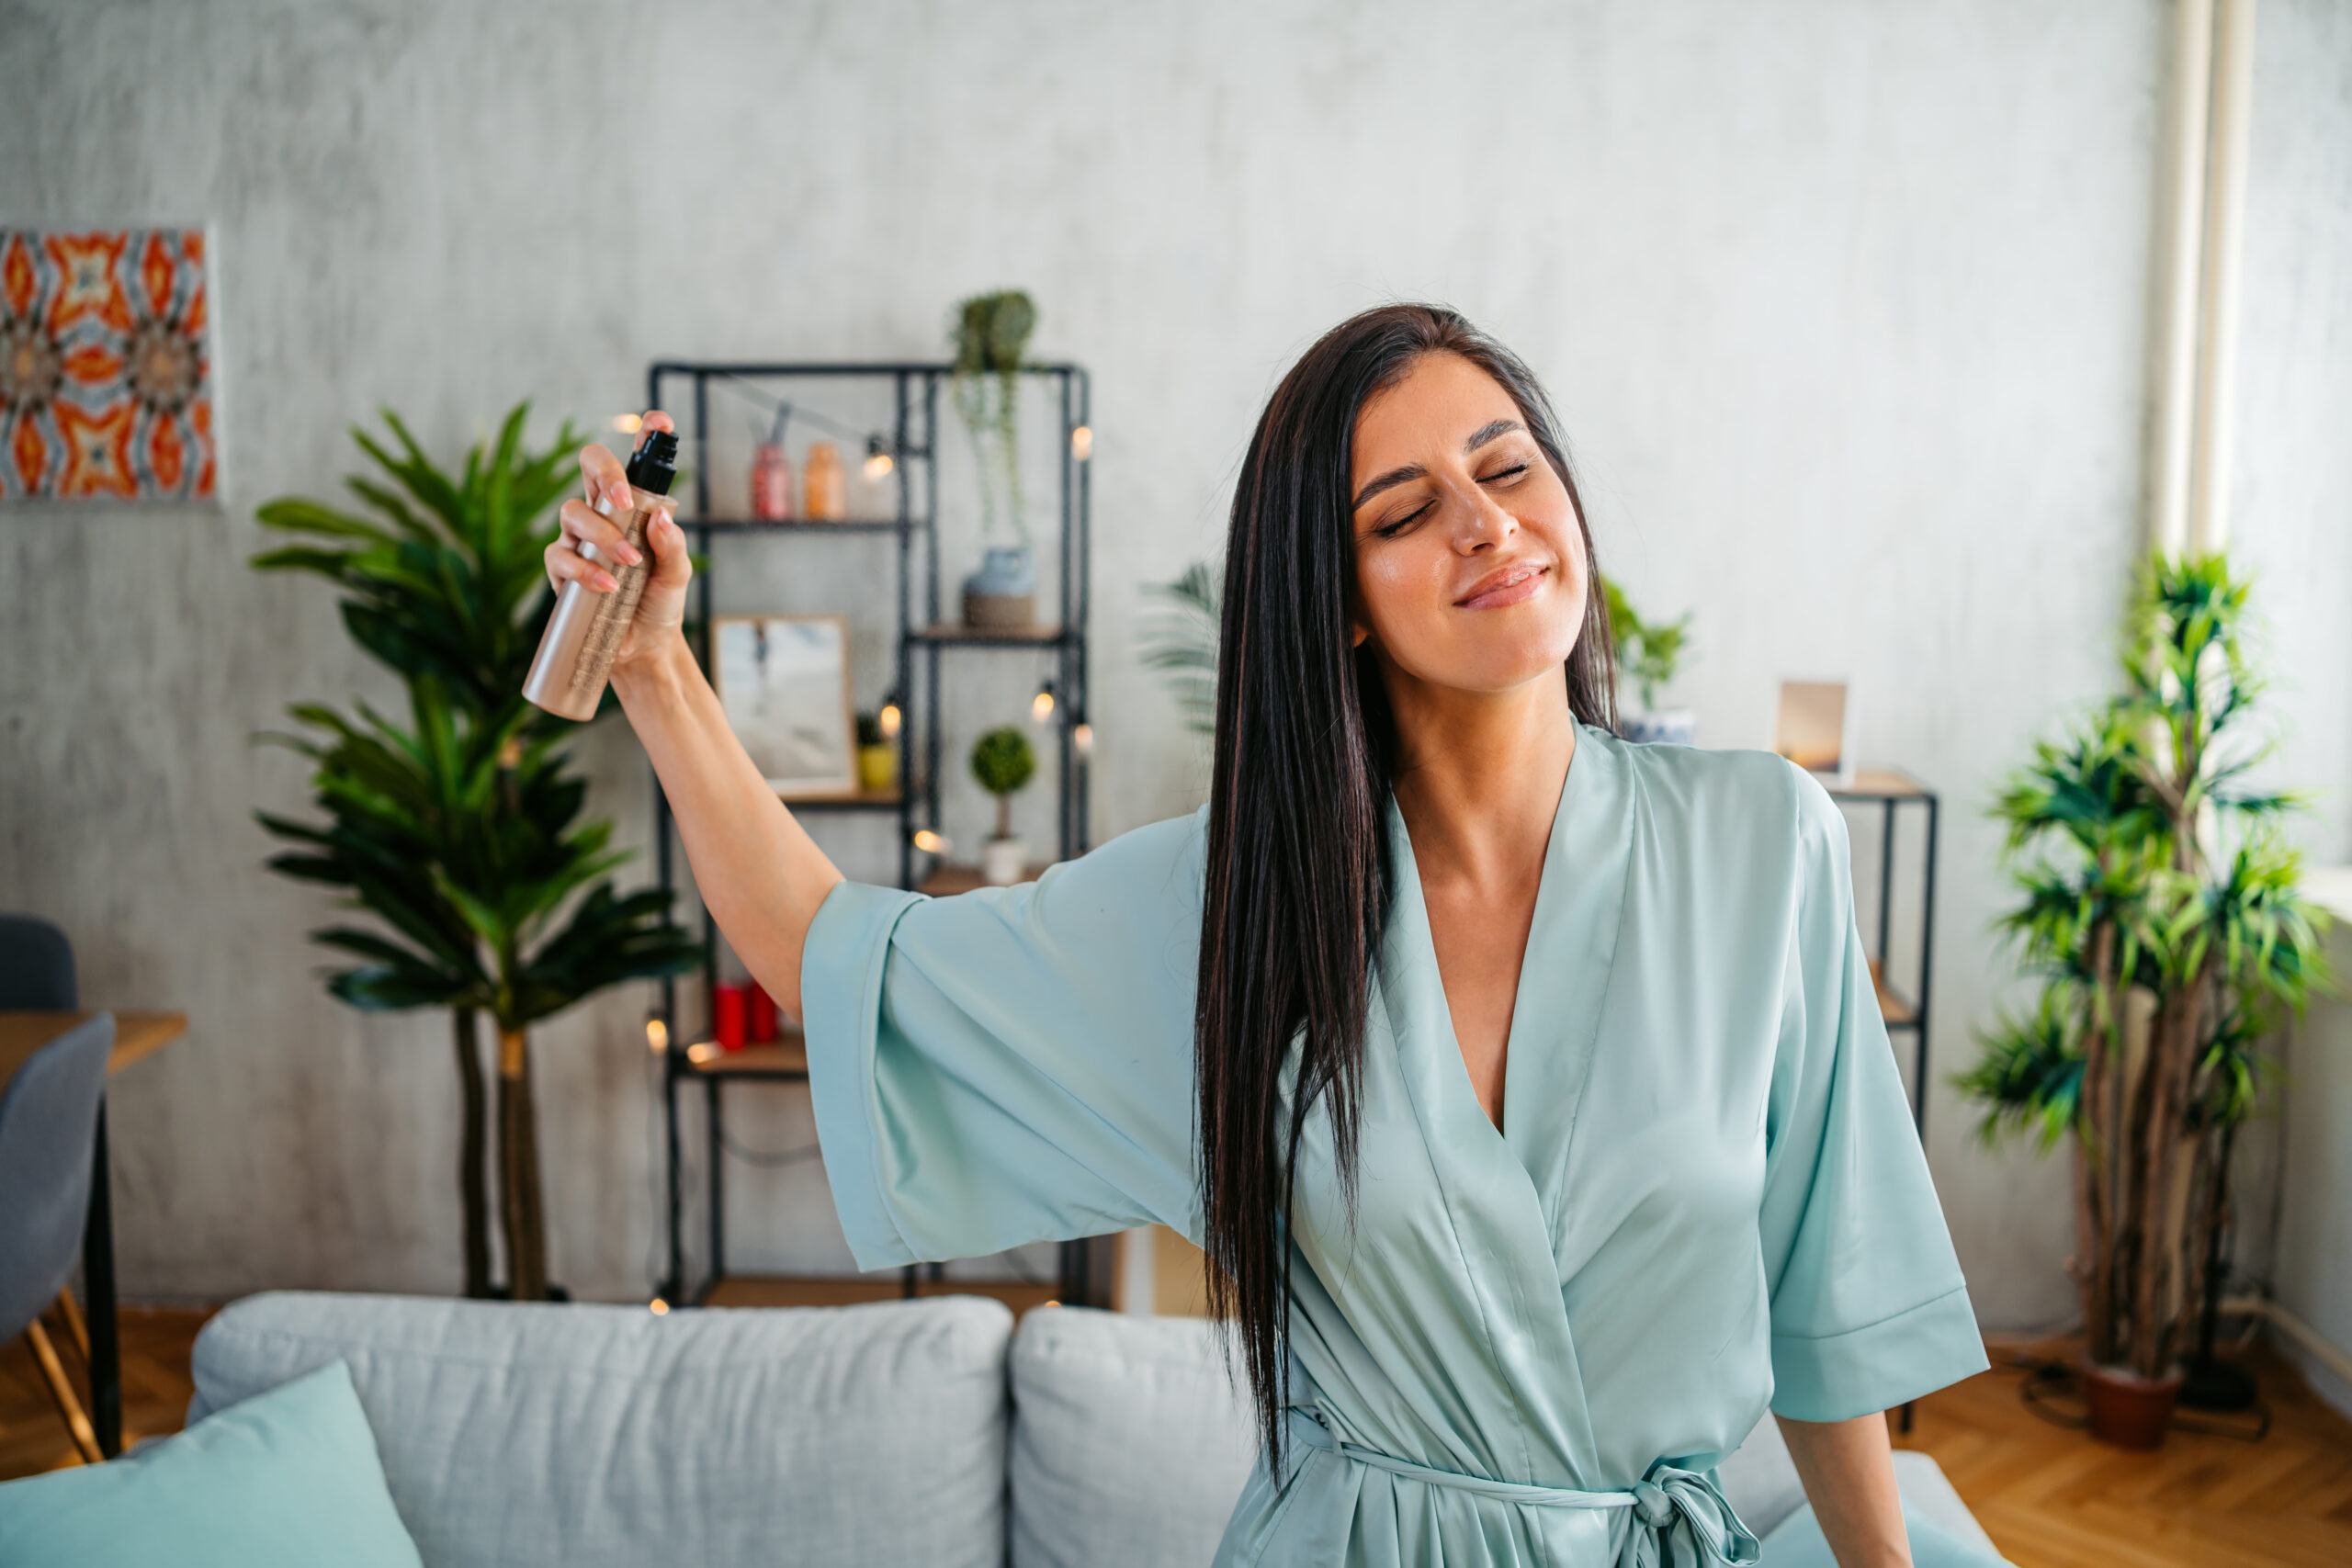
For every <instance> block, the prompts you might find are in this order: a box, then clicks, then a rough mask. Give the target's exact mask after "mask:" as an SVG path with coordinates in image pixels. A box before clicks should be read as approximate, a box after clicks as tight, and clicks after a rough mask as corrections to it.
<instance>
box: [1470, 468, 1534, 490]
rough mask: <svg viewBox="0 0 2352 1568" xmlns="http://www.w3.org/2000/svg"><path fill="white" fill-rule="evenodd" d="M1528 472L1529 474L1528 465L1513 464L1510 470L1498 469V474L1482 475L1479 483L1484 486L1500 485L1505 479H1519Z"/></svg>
mask: <svg viewBox="0 0 2352 1568" xmlns="http://www.w3.org/2000/svg"><path fill="white" fill-rule="evenodd" d="M1526 472H1527V465H1526V464H1524V463H1513V464H1512V465H1511V466H1510V468H1502V469H1498V470H1497V471H1496V472H1494V473H1491V474H1481V475H1480V476H1479V477H1478V482H1479V483H1480V484H1482V485H1491V484H1500V483H1502V482H1503V481H1504V480H1505V479H1518V478H1519V477H1520V476H1521V475H1522V474H1524V473H1526Z"/></svg>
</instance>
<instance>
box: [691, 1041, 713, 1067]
mask: <svg viewBox="0 0 2352 1568" xmlns="http://www.w3.org/2000/svg"><path fill="white" fill-rule="evenodd" d="M686 1060H687V1061H689V1062H692V1063H693V1064H694V1065H695V1066H697V1067H700V1066H707V1065H708V1064H709V1063H712V1062H716V1061H717V1060H718V1046H717V1045H714V1044H713V1043H710V1042H709V1041H707V1040H705V1041H701V1042H699V1043H695V1044H693V1045H689V1046H687V1047H686Z"/></svg>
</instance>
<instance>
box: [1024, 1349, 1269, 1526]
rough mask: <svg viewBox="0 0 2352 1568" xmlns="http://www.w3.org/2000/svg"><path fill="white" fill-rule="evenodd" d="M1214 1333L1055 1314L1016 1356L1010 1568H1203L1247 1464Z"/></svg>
mask: <svg viewBox="0 0 2352 1568" xmlns="http://www.w3.org/2000/svg"><path fill="white" fill-rule="evenodd" d="M1212 1333H1213V1330H1212V1329H1211V1327H1210V1325H1208V1324H1207V1323H1206V1322H1204V1321H1203V1320H1202V1319H1199V1318H1191V1317H1125V1316H1120V1315H1118V1314H1113V1313H1106V1312H1091V1311H1088V1310H1086V1309H1084V1308H1080V1307H1064V1308H1061V1309H1059V1310H1057V1311H1054V1312H1033V1313H1031V1314H1029V1315H1028V1316H1027V1317H1026V1318H1024V1319H1023V1320H1022V1324H1021V1333H1020V1334H1019V1336H1018V1337H1015V1338H1014V1340H1013V1342H1012V1411H1013V1415H1012V1461H1011V1472H1010V1475H1011V1481H1012V1565H1013V1568H1098V1565H1099V1564H1103V1563H1108V1562H1116V1563H1120V1564H1122V1565H1123V1568H1204V1565H1205V1564H1206V1563H1207V1562H1209V1560H1210V1559H1211V1558H1212V1557H1213V1556H1215V1555H1216V1544H1217V1539H1218V1537H1220V1536H1221V1535H1222V1534H1223V1533H1224V1531H1225V1521H1226V1518H1227V1516H1228V1515H1230V1514H1231V1513H1232V1512H1233V1504H1234V1499H1236V1498H1237V1497H1238V1496H1240V1495H1241V1484H1242V1482H1243V1481H1244V1480H1245V1479H1247V1477H1248V1475H1249V1472H1250V1465H1251V1464H1252V1463H1254V1462H1255V1461H1256V1460H1257V1455H1258V1437H1257V1433H1256V1430H1255V1428H1254V1427H1252V1425H1251V1423H1250V1408H1249V1403H1248V1401H1247V1400H1246V1399H1245V1398H1243V1397H1241V1396H1240V1395H1238V1393H1236V1392H1235V1390H1234V1388H1233V1386H1232V1384H1231V1382H1229V1381H1228V1380H1227V1377H1226V1374H1225V1366H1224V1362H1223V1359H1222V1358H1221V1357H1220V1356H1219V1355H1218V1353H1217V1348H1216V1341H1215V1339H1214V1338H1213V1337H1212Z"/></svg>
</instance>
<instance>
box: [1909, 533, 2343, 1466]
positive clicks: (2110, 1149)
mask: <svg viewBox="0 0 2352 1568" xmlns="http://www.w3.org/2000/svg"><path fill="white" fill-rule="evenodd" d="M2247 593H2248V585H2247V582H2246V581H2245V579H2243V578H2238V577H2233V576H2232V575H2231V573H2230V570H2229V567H2228V563H2227V561H2226V560H2225V558H2222V557H2221V556H2218V555H2217V556H2206V557H2201V558H2190V559H2163V560H2158V561H2154V562H2152V563H2150V565H2149V566H2148V567H2146V568H2145V569H2144V570H2143V573H2142V576H2141V578H2140V581H2139V582H2138V584H2137V587H2136V589H2135V592H2134V594H2133V598H2132V604H2131V615H2130V618H2129V622H2128V631H2127V634H2126V637H2125V644H2124V650H2123V655H2124V656H2123V690H2122V692H2121V693H2120V694H2119V695H2117V696H2115V697H2113V698H2111V699H2109V700H2108V701H2106V702H2104V703H2102V704H2100V705H2098V706H2097V707H2096V708H2094V709H2093V710H2092V711H2091V712H2090V713H2089V714H2088V715H2087V716H2086V717H2085V718H2084V719H2082V720H2081V721H2079V722H2078V723H2077V724H2076V725H2075V727H2074V728H2072V729H2071V730H2070V731H2069V732H2068V733H2067V734H2066V735H2064V737H2063V738H2062V739H2058V740H2056V741H2048V740H2044V741H2039V742H2037V743H2036V744H2035V747H2034V751H2033V758H2032V761H2030V762H2029V763H2027V765H2026V766H2025V767H2023V768H2021V769H2019V770H2018V772H2017V773H2015V774H2013V775H2012V776H2011V777H2010V779H2009V780H2008V782H2007V785H2006V786H2005V787H2004V788H2003V790H2002V792H2001V795H2000V797H1999V800H1998V802H1997V804H1996V806H1995V807H1994V816H1995V818H1996V819H1997V820H1999V821H2001V822H2002V823H2003V824H2004V825H2005V826H2006V827H2007V857H2008V859H2009V861H2010V863H2011V865H2012V866H2013V868H2014V870H2015V874H2016V879H2017V886H2018V891H2019V892H2020V893H2021V894H2022V895H2023V902H2022V903H2021V904H2020V905H2019V906H2018V908H2015V909H2014V910H2012V911H2011V912H2010V913H2009V914H2008V915H2007V916H2006V917H2005V918H2004V919H2003V921H2002V924H2003V926H2004V927H2005V929H2006V930H2007V932H2008V934H2009V935H2010V937H2011V938H2012V939H2013V940H2014V941H2015V942H2016V943H2017V945H2018V949H2019V951H2020V953H2021V954H2022V956H2023V957H2024V959H2025V961H2026V964H2027V965H2028V967H2029V968H2030V969H2031V970H2032V971H2033V972H2034V973H2036V974H2037V975H2038V976H2040V978H2041V996H2040V997H2039V998H2038V1000H2037V1002H2036V1004H2035V1006H2034V1007H2033V1008H2032V1010H2030V1011H2029V1012H2027V1013H2025V1014H2023V1015H2022V1016H2013V1017H2009V1018H2006V1019H2004V1020H2003V1021H2001V1022H2000V1024H1999V1025H1998V1026H1997V1027H1996V1028H1995V1029H1994V1030H1993V1031H1991V1032H1989V1033H1987V1034H1986V1035H1985V1038H1984V1045H1985V1054H1984V1056H1983V1058H1982V1059H1981V1060H1980V1061H1979V1062H1978V1063H1977V1065H1976V1066H1974V1067H1973V1068H1972V1069H1971V1070H1969V1071H1968V1072H1966V1073H1964V1074H1962V1075H1960V1076H1959V1077H1956V1078H1955V1079H1954V1082H1955V1083H1956V1084H1957V1085H1958V1086H1959V1087H1960V1088H1961V1089H1962V1090H1964V1091H1965V1092H1966V1093H1968V1094H1970V1095H1971V1096H1973V1097H1974V1098H1976V1099H1977V1100H1982V1101H1983V1102H1984V1104H1985V1116H1984V1121H1983V1124H1982V1127H1981V1129H1980V1130H1981V1133H1982V1134H1983V1135H1984V1136H1985V1138H1987V1139H1988V1140H1989V1139H1991V1138H1993V1137H1996V1136H1997V1135H1998V1134H2002V1133H2003V1132H2019V1133H2022V1132H2031V1133H2033V1134H2038V1137H2039V1141H2040V1143H2041V1146H2042V1147H2043V1148H2045V1149H2046V1148H2048V1147H2050V1146H2052V1145H2054V1144H2055V1143H2056V1142H2057V1141H2058V1140H2059V1139H2060V1138H2061V1137H2062V1136H2065V1135H2067V1134H2072V1138H2073V1157H2074V1183H2073V1190H2074V1211H2075V1255H2074V1257H2073V1258H2072V1259H2071V1260H2070V1262H2069V1264H2068V1269H2069V1272H2070V1273H2072V1274H2073V1276H2074V1277H2075V1281H2076V1283H2077V1285H2078V1286H2079V1288H2080V1290H2081V1292H2082V1306H2083V1325H2084V1333H2085V1336H2086V1344H2085V1348H2084V1354H2083V1358H2082V1359H2081V1361H2080V1363H2079V1364H2078V1366H2077V1369H2076V1371H2077V1382H2078V1384H2079V1386H2080V1388H2081V1389H2082V1392H2083V1394H2084V1399H2085V1403H2086V1404H2087V1405H2088V1407H2089V1412H2090V1420H2091V1427H2092V1429H2093V1430H2094V1431H2095V1432H2097V1433H2098V1434H2099V1435H2100V1436H2102V1437H2104V1438H2108V1439H2109V1440H2110V1441H2114V1442H2117V1443H2120V1444H2123V1445H2125V1446H2127V1447H2134V1448H2154V1447H2155V1446H2156V1445H2157V1444H2158V1443H2159V1442H2161V1441H2162V1438H2163V1434H2164V1428H2165V1422H2166V1421H2167V1420H2168V1419H2169V1417H2170V1415H2171V1410H2172V1405H2173V1403H2174V1400H2175V1398H2176V1396H2177V1393H2178V1391H2179V1389H2180V1386H2181V1380H2182V1372H2181V1368H2180V1365H2179V1363H2180V1360H2181V1359H2182V1357H2183V1355H2184V1353H2185V1351H2186V1350H2187V1349H2188V1342H2189V1336H2190V1333H2191V1331H2192V1328H2193V1325H2195V1323H2196V1321H2197V1320H2198V1318H2199V1315H2200V1309H2203V1308H2204V1307H2206V1305H2207V1303H2208V1301H2209V1298H2210V1297H2211V1293H2212V1292H2213V1290H2215V1289H2217V1288H2218V1285H2219V1280H2216V1279H2213V1278H2211V1277H2210V1275H2209V1270H2210V1269H2212V1268H2213V1267H2214V1266H2215V1264H2216V1262H2217V1260H2218V1248H2217V1246H2216V1241H2217V1237H2216V1227H2217V1226H2221V1225H2222V1224H2226V1221H2227V1213H2228V1179H2229V1154H2230V1148H2231V1142H2232V1139H2231V1134H2232V1130H2233V1128H2235V1127H2236V1126H2237V1124H2238V1123H2239V1122H2242V1121H2244V1120H2245V1117H2246V1115H2247V1114H2248V1113H2249V1112H2250V1111H2252V1109H2253V1106H2254V1103H2255V1100H2256V1093H2257V1090H2258V1087H2259V1081H2260V1076H2261V1075H2260V1069H2261V1067H2262V1066H2263V1062H2262V1057H2261V1043H2262V1042H2263V1040H2264V1039H2265V1038H2266V1036H2267V1033H2268V1032H2269V1030H2270V1028H2271V1027H2272V1025H2273V1024H2274V1023H2276V1022H2277V1021H2278V1019H2279V1018H2280V1016H2281V1015H2282V1014H2283V1013H2285V1012H2288V1011H2290V1010H2292V1011H2300V1010H2301V1008H2302V1006H2303V1004H2304V1001H2305V998H2307V997H2308V995H2309V994H2310V992H2311V990H2312V987H2315V986H2320V985H2323V984H2324V983H2325V976H2324V958H2323V954H2322V953H2321V950H2320V947H2319V943H2318V937H2317V928H2318V926H2319V925H2320V924H2321V922H2322V921H2323V919H2324V916H2323V915H2321V914H2320V913H2319V911H2318V910H2317V909H2316V908H2314V907H2312V905H2311V904H2309V903H2307V902H2306V901H2305V900H2304V899H2303V897H2301V894H2300V892H2299V891H2298V887H2297V883H2298V879H2299V874H2300V872H2299V863H2298V860H2297V857H2296V854H2295V852H2293V851H2292V850H2291V849H2290V848H2289V847H2288V845H2287V843H2286V840H2285V839H2284V837H2283V835H2282V833H2281V832H2280V829H2279V822H2280V819H2281V818H2283V817H2284V816H2285V815H2286V814H2287V813H2288V812H2289V811H2290V809H2292V808H2293V807H2295V806H2296V805H2297V804H2298V801H2297V798H2296V797H2295V796H2293V795H2289V794H2284V793H2280V792H2278V791H2274V790H2267V789H2264V788H2261V787H2258V786H2257V785H2256V784H2253V783H2252V782H2251V779H2250V774H2251V771H2252V770H2253V769H2254V768H2255V766H2256V764H2257V763H2258V762H2259V761H2261V760H2262V758H2263V757H2264V756H2265V755H2266V754H2267V750H2268V748H2267V745H2266V744H2264V743H2262V742H2260V741H2258V740H2254V739H2249V738H2248V737H2247V736H2246V734H2245V720H2246V718H2247V717H2248V714H2249V709H2250V705H2251V704H2252V702H2253V700H2254V698H2255V696H2256V694H2257V692H2258V691H2259V688H2260V682H2259V681H2258V680H2257V678H2256V675H2255V674H2254V672H2253V671H2251V670H2250V669H2249V668H2248V666H2247V664H2246V662H2245V653H2244V649H2243V648H2242V647H2241V643H2240V630H2241V626H2242V623H2243V621H2244V619H2245V607H2246V600H2247Z"/></svg>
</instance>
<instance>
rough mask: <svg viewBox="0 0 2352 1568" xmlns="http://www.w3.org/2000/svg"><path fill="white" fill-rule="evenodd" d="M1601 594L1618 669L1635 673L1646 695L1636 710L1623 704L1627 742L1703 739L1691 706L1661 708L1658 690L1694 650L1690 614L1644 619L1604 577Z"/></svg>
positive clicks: (1636, 682) (1619, 723) (1619, 725)
mask: <svg viewBox="0 0 2352 1568" xmlns="http://www.w3.org/2000/svg"><path fill="white" fill-rule="evenodd" d="M1600 592H1601V593H1602V595H1603V602H1604V603H1605V604H1607V606H1608V611H1609V639H1610V641H1611V642H1613V643H1615V644H1616V645H1617V672H1618V673H1619V675H1621V676H1623V675H1628V674H1630V675H1631V676H1633V678H1634V685H1635V686H1636V687H1637V688H1638V689H1639V690H1640V692H1641V694H1642V705H1641V707H1640V709H1639V710H1637V711H1635V712H1632V713H1628V712H1626V711H1624V707H1623V704H1622V703H1621V704H1620V705H1619V709H1618V715H1617V728H1618V730H1619V732H1620V733H1622V734H1623V736H1624V737H1625V739H1628V740H1643V741H1651V740H1662V741H1667V742H1668V743H1670V744H1673V745H1676V746H1688V745H1690V744H1691V743H1692V742H1693V741H1695V740H1696V739H1698V736H1699V719H1698V716H1697V715H1695V714H1693V713H1692V712H1691V710H1690V709H1689V708H1663V709H1662V708H1660V707H1659V706H1658V705H1657V694H1658V692H1659V691H1660V689H1661V688H1663V687H1665V686H1667V685H1668V684H1669V683H1670V682H1672V681H1673V680H1674V676H1675V672H1676V671H1679V670H1680V669H1681V667H1682V658H1683V655H1684V654H1686V653H1688V652H1689V651H1690V649H1691V617H1690V616H1689V615H1684V616H1683V617H1682V618H1681V619H1680V620H1679V621H1671V622H1655V621H1645V620H1644V619H1642V617H1641V614H1640V612H1638V611H1636V610H1635V609H1634V604H1633V601H1632V600H1630V599H1628V598H1626V597H1625V595H1624V593H1623V591H1621V590H1620V589H1619V588H1618V586H1617V584H1616V583H1614V582H1612V581H1609V580H1608V579H1606V578H1603V579H1602V580H1601V583H1600Z"/></svg>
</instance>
